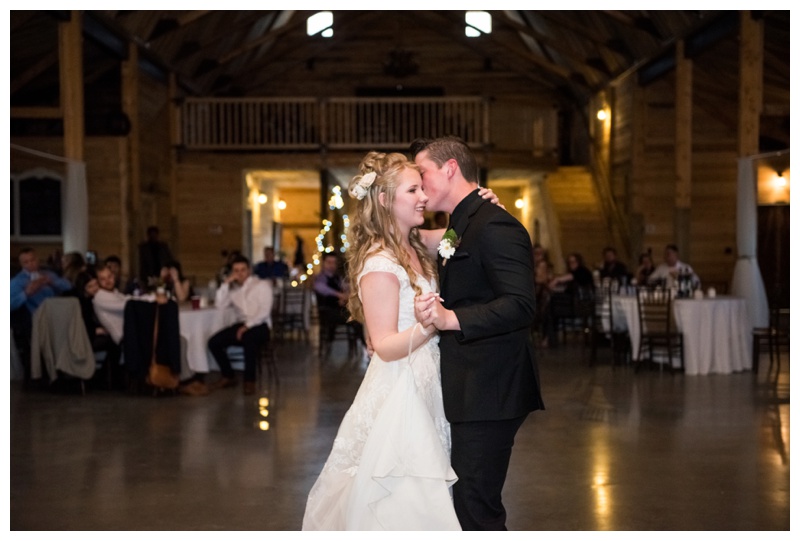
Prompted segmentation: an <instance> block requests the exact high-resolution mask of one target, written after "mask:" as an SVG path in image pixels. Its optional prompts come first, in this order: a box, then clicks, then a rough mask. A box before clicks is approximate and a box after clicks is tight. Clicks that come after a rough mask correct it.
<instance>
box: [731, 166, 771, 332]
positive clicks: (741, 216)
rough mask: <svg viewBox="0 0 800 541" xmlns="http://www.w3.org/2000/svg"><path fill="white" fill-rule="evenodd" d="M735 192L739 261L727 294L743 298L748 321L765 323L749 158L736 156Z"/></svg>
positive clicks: (757, 324)
mask: <svg viewBox="0 0 800 541" xmlns="http://www.w3.org/2000/svg"><path fill="white" fill-rule="evenodd" d="M738 182H739V184H738V192H737V197H736V246H737V248H738V250H739V260H738V261H737V262H736V267H735V268H734V270H733V286H732V288H731V293H733V295H735V296H737V297H743V298H744V299H745V300H746V301H747V310H748V312H749V313H750V324H751V325H752V326H753V327H767V326H769V304H768V303H767V291H766V288H765V287H764V280H763V279H762V278H761V270H760V269H759V268H758V260H757V259H756V254H757V252H756V235H757V233H758V221H757V210H758V206H757V205H758V203H757V200H756V194H757V192H756V183H755V169H754V167H753V157H744V158H739V175H738Z"/></svg>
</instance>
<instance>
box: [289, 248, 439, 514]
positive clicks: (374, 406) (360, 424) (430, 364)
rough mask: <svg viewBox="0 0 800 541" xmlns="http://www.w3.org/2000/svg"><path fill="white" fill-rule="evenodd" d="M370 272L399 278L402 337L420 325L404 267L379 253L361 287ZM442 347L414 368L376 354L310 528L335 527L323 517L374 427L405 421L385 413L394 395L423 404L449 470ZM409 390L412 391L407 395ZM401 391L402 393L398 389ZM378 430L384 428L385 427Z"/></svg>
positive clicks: (427, 286) (317, 492)
mask: <svg viewBox="0 0 800 541" xmlns="http://www.w3.org/2000/svg"><path fill="white" fill-rule="evenodd" d="M370 272H389V273H392V274H394V275H395V276H397V279H398V281H399V282H400V290H399V300H400V302H399V307H398V314H397V315H398V317H397V322H398V323H397V327H398V331H399V332H402V331H404V330H405V329H408V328H409V327H412V326H413V325H414V324H416V319H415V318H414V297H415V295H416V293H415V292H414V289H413V288H412V287H411V282H410V280H409V277H408V274H407V273H406V271H405V270H404V269H403V267H401V266H400V265H399V264H397V263H396V262H395V260H394V258H393V257H391V255H390V254H387V253H386V252H377V253H375V254H373V255H372V256H370V257H369V258H368V259H367V260H366V261H365V263H364V268H363V270H362V271H361V272H360V273H359V275H358V277H357V283H359V284H360V282H361V278H362V277H363V276H365V275H366V274H368V273H370ZM416 283H417V284H418V286H419V288H420V289H421V290H422V292H423V293H425V292H430V291H437V288H436V280H435V279H431V280H427V279H425V278H423V277H421V276H419V275H417V277H416ZM359 294H360V293H359ZM438 343H439V337H438V336H437V335H434V336H432V337H431V338H430V339H429V340H428V341H427V342H425V343H424V344H423V345H422V346H420V347H419V348H417V349H416V350H415V351H414V352H412V354H411V356H410V362H409V357H404V358H402V359H398V360H396V361H391V362H386V361H383V360H382V359H381V358H380V357H379V356H378V355H377V354H375V355H373V357H372V359H370V362H369V366H368V367H367V371H366V373H365V374H364V380H363V381H362V382H361V386H360V387H359V389H358V392H357V393H356V397H355V399H354V400H353V404H352V405H351V406H350V409H349V410H348V411H347V413H346V414H345V417H344V419H343V420H342V424H341V426H340V427H339V432H338V433H337V435H336V439H335V440H334V442H333V449H332V450H331V454H330V456H329V457H328V460H327V462H326V463H325V466H324V467H323V470H322V473H321V474H320V477H319V479H318V480H317V482H316V483H315V485H314V487H313V488H312V490H311V493H310V494H309V499H308V504H307V509H306V519H307V520H308V524H309V525H311V524H315V525H316V526H320V527H322V528H323V529H325V527H331V525H330V524H327V523H326V522H325V521H326V520H327V518H325V519H322V518H320V517H329V516H335V515H336V512H333V511H331V509H332V508H334V507H335V506H336V505H337V504H336V503H335V502H337V501H338V500H341V499H342V498H344V497H345V493H346V491H347V490H349V488H348V487H349V486H350V485H349V483H350V482H351V480H352V479H353V478H354V476H355V475H356V474H357V473H358V471H359V465H360V464H361V460H362V454H363V452H364V446H365V443H366V442H367V440H368V438H369V435H370V432H371V431H372V430H373V427H375V426H377V425H376V421H377V422H380V423H387V422H388V423H399V422H402V421H403V418H404V412H403V411H386V409H385V408H384V404H385V403H386V401H387V397H389V396H390V393H393V394H392V396H396V393H397V392H398V391H401V392H403V393H406V392H410V393H412V394H413V395H414V396H416V397H418V398H417V399H421V402H423V403H424V408H425V409H427V412H428V416H429V417H426V420H425V424H426V425H427V426H428V427H429V429H430V430H431V431H432V432H431V433H432V434H433V438H434V439H436V440H438V442H439V444H440V447H438V451H437V452H438V453H444V455H441V456H443V457H444V461H445V462H446V463H447V464H448V465H449V456H450V425H449V424H448V423H447V420H446V418H445V416H444V406H443V404H442V386H441V373H440V370H439V347H438ZM408 370H410V371H411V373H412V375H413V379H412V378H407V377H403V375H404V374H406V372H405V371H408ZM412 381H413V384H412ZM408 385H413V387H411V388H410V390H409V388H408V387H407V386H408ZM398 386H403V387H402V388H398ZM380 426H383V427H385V425H380ZM415 430H416V428H415ZM419 430H423V427H419ZM309 517H312V518H309ZM304 522H305V521H304Z"/></svg>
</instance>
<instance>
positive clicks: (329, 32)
mask: <svg viewBox="0 0 800 541" xmlns="http://www.w3.org/2000/svg"><path fill="white" fill-rule="evenodd" d="M320 31H321V32H322V33H321V34H320V35H321V36H322V37H323V38H329V37H331V36H333V13H331V12H330V11H320V12H319V13H315V14H314V15H312V16H311V17H309V18H308V20H307V21H306V34H308V35H309V36H313V35H315V34H317V33H318V32H320Z"/></svg>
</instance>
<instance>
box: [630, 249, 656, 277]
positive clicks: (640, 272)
mask: <svg viewBox="0 0 800 541" xmlns="http://www.w3.org/2000/svg"><path fill="white" fill-rule="evenodd" d="M654 270H656V266H655V265H654V264H653V258H652V257H650V254H648V253H643V254H641V255H640V256H639V268H638V269H636V276H634V279H635V280H636V283H637V284H646V283H647V280H648V279H649V278H650V275H651V274H653V271H654Z"/></svg>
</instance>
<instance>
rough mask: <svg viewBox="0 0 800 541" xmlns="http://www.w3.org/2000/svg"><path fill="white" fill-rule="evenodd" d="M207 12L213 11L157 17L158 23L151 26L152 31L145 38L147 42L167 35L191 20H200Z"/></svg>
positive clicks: (188, 23) (186, 24)
mask: <svg viewBox="0 0 800 541" xmlns="http://www.w3.org/2000/svg"><path fill="white" fill-rule="evenodd" d="M209 13H213V11H210V10H198V11H187V12H185V13H184V14H183V15H179V16H178V17H167V18H164V19H159V21H158V23H156V26H155V28H153V31H152V32H150V37H148V38H147V42H148V43H151V42H153V41H156V40H158V39H161V38H163V37H165V36H168V35H170V34H172V33H173V32H175V31H177V30H180V29H182V28H184V27H186V26H188V25H190V24H192V23H193V22H196V21H198V20H200V19H201V18H202V17H203V16H205V15H208V14H209Z"/></svg>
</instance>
